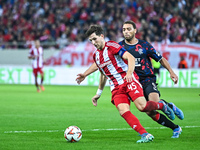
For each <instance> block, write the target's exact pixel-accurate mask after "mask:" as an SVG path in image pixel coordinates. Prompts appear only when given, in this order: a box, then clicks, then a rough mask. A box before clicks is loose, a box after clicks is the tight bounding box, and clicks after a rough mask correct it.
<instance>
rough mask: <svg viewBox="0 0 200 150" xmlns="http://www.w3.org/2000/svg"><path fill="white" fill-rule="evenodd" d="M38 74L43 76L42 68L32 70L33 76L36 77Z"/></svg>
mask: <svg viewBox="0 0 200 150" xmlns="http://www.w3.org/2000/svg"><path fill="white" fill-rule="evenodd" d="M38 72H39V73H40V74H43V71H42V68H33V74H34V76H37V74H38Z"/></svg>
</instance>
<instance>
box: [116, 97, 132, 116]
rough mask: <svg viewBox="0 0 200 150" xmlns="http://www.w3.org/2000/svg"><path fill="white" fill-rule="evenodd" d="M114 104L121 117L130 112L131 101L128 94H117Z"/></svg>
mask: <svg viewBox="0 0 200 150" xmlns="http://www.w3.org/2000/svg"><path fill="white" fill-rule="evenodd" d="M113 103H114V105H115V106H116V108H117V109H118V111H119V113H120V115H122V114H124V113H125V112H126V111H129V110H130V99H129V97H128V95H127V94H125V93H124V94H122V93H120V94H116V95H115V96H114V97H113Z"/></svg>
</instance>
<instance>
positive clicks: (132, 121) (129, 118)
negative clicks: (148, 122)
mask: <svg viewBox="0 0 200 150" xmlns="http://www.w3.org/2000/svg"><path fill="white" fill-rule="evenodd" d="M122 117H123V118H124V119H125V120H126V122H127V123H128V124H129V125H130V126H131V128H133V129H134V130H135V131H136V132H138V133H139V134H143V133H147V131H146V130H145V129H144V127H143V126H142V125H141V124H140V121H139V120H138V119H137V118H136V117H135V116H134V115H133V114H132V113H131V112H130V111H127V112H125V113H124V114H123V115H122Z"/></svg>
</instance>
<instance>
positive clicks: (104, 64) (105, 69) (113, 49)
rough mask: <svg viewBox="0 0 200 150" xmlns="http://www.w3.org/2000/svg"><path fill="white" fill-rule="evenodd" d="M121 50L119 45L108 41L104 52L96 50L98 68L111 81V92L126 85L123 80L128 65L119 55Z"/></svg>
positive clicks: (95, 59)
mask: <svg viewBox="0 0 200 150" xmlns="http://www.w3.org/2000/svg"><path fill="white" fill-rule="evenodd" d="M120 49H123V48H122V47H121V46H120V45H119V44H118V43H116V42H114V41H108V42H106V44H105V47H104V49H103V50H96V51H95V53H94V55H93V59H94V62H95V63H96V65H97V67H98V68H99V70H100V71H101V72H102V73H103V74H104V75H106V77H107V79H108V80H109V84H110V88H111V91H112V90H113V89H114V88H115V87H117V86H118V85H121V84H123V83H124V79H123V78H124V77H125V76H126V72H127V70H128V65H127V64H126V63H125V62H124V60H123V58H122V57H121V56H120V54H119V53H120ZM134 75H135V73H134ZM134 78H135V77H134Z"/></svg>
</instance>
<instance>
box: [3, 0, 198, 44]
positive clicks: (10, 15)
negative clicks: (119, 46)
mask: <svg viewBox="0 0 200 150" xmlns="http://www.w3.org/2000/svg"><path fill="white" fill-rule="evenodd" d="M127 20H132V21H134V22H135V23H136V25H137V29H138V32H137V35H136V37H138V38H140V39H144V40H147V41H150V42H155V41H158V42H162V43H170V42H196V43H197V42H198V43H200V1H199V0H144V1H141V0H65V1H63V0H1V1H0V46H1V48H27V47H28V45H29V44H30V43H31V42H32V41H33V40H34V39H36V38H39V39H40V40H41V41H42V43H45V42H47V43H48V45H50V46H57V47H58V48H62V47H64V46H66V45H68V44H69V43H71V42H81V41H85V40H86V38H85V36H84V34H85V31H86V29H88V27H89V25H90V24H96V23H98V24H100V25H102V26H103V27H104V30H105V31H106V36H107V38H108V39H110V40H115V41H119V40H120V39H121V37H122V32H121V27H122V23H123V22H124V21H127ZM6 43H9V44H6ZM24 43H26V44H24Z"/></svg>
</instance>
